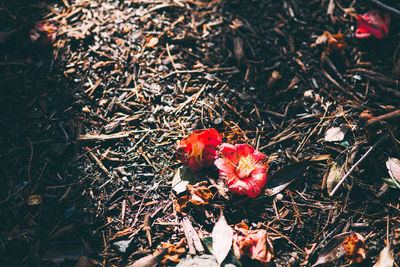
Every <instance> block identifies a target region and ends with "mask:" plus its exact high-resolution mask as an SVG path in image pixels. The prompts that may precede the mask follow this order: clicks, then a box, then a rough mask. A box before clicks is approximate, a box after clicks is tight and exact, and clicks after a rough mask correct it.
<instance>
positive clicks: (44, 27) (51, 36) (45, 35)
mask: <svg viewBox="0 0 400 267" xmlns="http://www.w3.org/2000/svg"><path fill="white" fill-rule="evenodd" d="M56 36H57V27H56V26H55V25H54V24H53V23H51V22H48V21H39V22H37V23H36V25H35V26H34V27H33V28H32V29H31V30H30V31H29V38H30V39H31V41H32V42H33V43H40V44H43V45H49V44H52V43H54V41H55V40H56Z"/></svg>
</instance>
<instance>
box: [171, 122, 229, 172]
mask: <svg viewBox="0 0 400 267" xmlns="http://www.w3.org/2000/svg"><path fill="white" fill-rule="evenodd" d="M221 143H222V138H221V135H220V134H219V132H218V131H217V130H215V129H204V130H196V131H194V132H193V133H192V134H191V135H189V136H188V137H186V138H184V139H182V140H181V141H180V142H179V143H178V144H177V146H176V149H177V153H176V155H177V158H178V159H179V160H180V161H182V163H183V164H184V165H185V166H186V167H188V168H189V169H190V170H192V171H193V172H195V171H198V170H199V169H201V168H203V167H206V166H210V165H212V163H213V161H214V159H215V158H216V154H217V147H218V146H219V145H220V144H221Z"/></svg>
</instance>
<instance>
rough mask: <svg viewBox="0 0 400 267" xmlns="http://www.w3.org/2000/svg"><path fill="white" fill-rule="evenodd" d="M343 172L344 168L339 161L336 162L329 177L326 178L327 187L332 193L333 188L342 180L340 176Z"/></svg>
mask: <svg viewBox="0 0 400 267" xmlns="http://www.w3.org/2000/svg"><path fill="white" fill-rule="evenodd" d="M341 174H342V168H341V166H339V165H338V163H337V162H334V163H333V164H332V166H331V169H330V170H329V174H328V177H327V178H326V189H327V190H328V193H329V194H330V193H331V192H332V190H333V188H334V187H335V186H336V185H337V183H338V182H339V181H340V176H341Z"/></svg>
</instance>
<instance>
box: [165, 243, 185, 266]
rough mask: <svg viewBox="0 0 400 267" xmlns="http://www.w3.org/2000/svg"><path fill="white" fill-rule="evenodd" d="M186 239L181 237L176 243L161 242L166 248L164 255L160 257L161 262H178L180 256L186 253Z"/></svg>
mask: <svg viewBox="0 0 400 267" xmlns="http://www.w3.org/2000/svg"><path fill="white" fill-rule="evenodd" d="M185 246H186V239H185V238H182V239H181V240H180V241H179V242H178V243H177V244H171V243H163V244H161V247H162V248H163V249H168V251H167V253H166V255H164V258H163V259H162V261H161V263H162V264H163V265H166V264H167V263H171V262H174V263H178V262H179V261H180V258H181V257H182V256H183V255H184V254H185V253H186V248H185Z"/></svg>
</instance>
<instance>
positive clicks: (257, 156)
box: [214, 143, 269, 198]
mask: <svg viewBox="0 0 400 267" xmlns="http://www.w3.org/2000/svg"><path fill="white" fill-rule="evenodd" d="M214 164H215V166H217V168H218V169H219V176H220V177H221V178H224V179H225V182H226V183H227V185H228V187H229V190H230V191H232V192H234V193H237V194H239V195H244V194H246V195H248V196H249V197H251V198H254V197H256V196H258V195H259V194H260V193H261V189H262V188H263V187H264V186H265V183H266V182H267V171H268V168H269V166H268V164H267V163H266V162H265V155H264V154H262V153H261V152H259V151H257V150H255V149H254V148H253V147H252V146H250V145H247V144H239V145H231V144H226V143H225V144H222V145H221V146H220V158H218V159H217V160H215V162H214Z"/></svg>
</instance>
